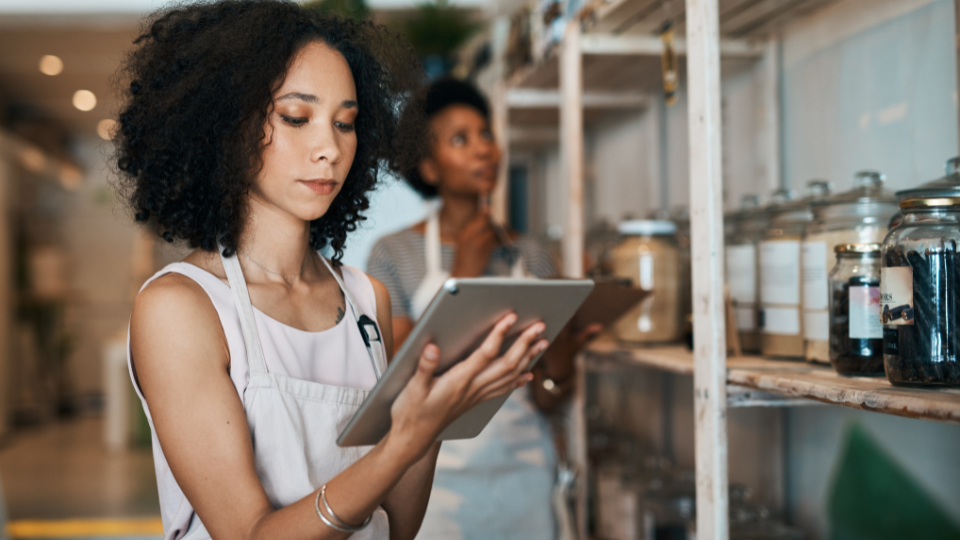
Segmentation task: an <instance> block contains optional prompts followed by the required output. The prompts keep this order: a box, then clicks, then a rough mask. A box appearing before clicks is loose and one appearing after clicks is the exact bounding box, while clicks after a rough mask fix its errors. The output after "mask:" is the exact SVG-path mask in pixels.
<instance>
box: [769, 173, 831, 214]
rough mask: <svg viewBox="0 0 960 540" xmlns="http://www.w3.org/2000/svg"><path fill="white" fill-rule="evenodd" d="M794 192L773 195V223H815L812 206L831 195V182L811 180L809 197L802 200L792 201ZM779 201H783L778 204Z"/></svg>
mask: <svg viewBox="0 0 960 540" xmlns="http://www.w3.org/2000/svg"><path fill="white" fill-rule="evenodd" d="M792 193H793V192H792V191H789V190H783V189H781V190H779V191H777V192H775V193H774V194H773V201H774V203H773V204H771V206H770V216H771V221H772V222H774V223H804V222H808V221H813V211H812V210H811V208H812V205H813V204H814V203H815V202H817V201H821V200H823V199H825V198H826V197H827V196H829V195H830V182H828V181H827V180H820V179H816V180H810V181H808V182H807V196H806V197H804V198H802V199H800V200H791V199H790V198H789V197H790V195H792ZM777 201H783V202H781V203H779V204H778V203H777Z"/></svg>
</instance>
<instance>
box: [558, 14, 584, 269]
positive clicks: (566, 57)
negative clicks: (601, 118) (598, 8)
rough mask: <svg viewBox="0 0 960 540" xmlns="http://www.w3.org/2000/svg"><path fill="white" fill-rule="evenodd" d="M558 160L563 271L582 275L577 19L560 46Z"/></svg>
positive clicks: (580, 70) (580, 93)
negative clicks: (564, 197)
mask: <svg viewBox="0 0 960 540" xmlns="http://www.w3.org/2000/svg"><path fill="white" fill-rule="evenodd" d="M560 49H561V50H560V96H561V105H562V106H561V108H560V162H561V171H562V175H563V178H564V179H565V180H566V184H567V190H568V191H567V192H568V194H569V200H568V201H567V205H568V206H567V224H566V226H565V227H564V228H563V274H564V275H565V276H567V277H569V278H582V277H583V241H584V232H583V231H584V223H583V219H584V213H583V64H582V63H581V57H582V55H581V52H580V20H579V19H578V18H577V17H573V18H572V20H570V21H569V22H567V28H566V33H565V34H564V36H563V42H562V44H561V46H560Z"/></svg>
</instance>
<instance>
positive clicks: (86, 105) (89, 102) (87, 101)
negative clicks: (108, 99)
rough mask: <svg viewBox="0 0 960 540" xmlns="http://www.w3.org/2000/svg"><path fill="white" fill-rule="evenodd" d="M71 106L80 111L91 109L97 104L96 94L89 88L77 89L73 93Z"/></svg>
mask: <svg viewBox="0 0 960 540" xmlns="http://www.w3.org/2000/svg"><path fill="white" fill-rule="evenodd" d="M73 106H74V107H76V108H78V109H80V110H81V111H92V110H93V108H94V107H96V106H97V96H95V95H93V92H91V91H89V90H77V91H76V93H75V94H73Z"/></svg>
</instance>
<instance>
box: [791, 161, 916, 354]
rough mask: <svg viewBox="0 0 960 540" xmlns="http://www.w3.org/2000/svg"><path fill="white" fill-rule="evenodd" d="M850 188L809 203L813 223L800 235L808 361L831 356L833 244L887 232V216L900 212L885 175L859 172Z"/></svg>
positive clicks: (877, 238)
mask: <svg viewBox="0 0 960 540" xmlns="http://www.w3.org/2000/svg"><path fill="white" fill-rule="evenodd" d="M853 185H854V187H853V189H851V190H850V191H845V192H842V193H838V194H836V195H834V196H832V197H828V198H826V199H824V200H822V201H818V202H817V203H815V204H814V205H813V215H814V221H813V223H811V224H810V225H808V226H807V229H806V231H805V233H804V238H803V298H802V299H801V303H802V305H803V337H804V356H805V358H806V359H807V361H809V362H818V363H823V364H826V363H828V362H831V360H830V343H829V341H830V322H829V307H828V303H829V293H828V292H827V288H828V286H827V274H828V273H829V272H830V269H831V268H833V267H834V265H835V264H836V262H837V259H836V257H834V248H835V247H837V246H838V245H842V244H872V243H877V244H879V243H880V242H883V239H884V237H886V236H887V231H888V226H887V224H888V223H889V221H890V217H891V216H893V215H894V214H896V213H897V210H899V208H898V206H897V199H896V197H895V196H894V194H893V193H892V192H889V191H886V190H885V189H883V175H882V174H880V173H878V172H875V171H860V172H858V173H856V175H854V178H853Z"/></svg>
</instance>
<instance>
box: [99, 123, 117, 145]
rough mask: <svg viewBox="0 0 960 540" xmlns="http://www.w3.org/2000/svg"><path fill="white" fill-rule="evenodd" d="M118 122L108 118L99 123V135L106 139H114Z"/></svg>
mask: <svg viewBox="0 0 960 540" xmlns="http://www.w3.org/2000/svg"><path fill="white" fill-rule="evenodd" d="M116 130H117V122H116V121H115V120H112V119H110V118H106V119H104V120H101V121H100V122H98V123H97V135H99V136H100V138H101V139H103V140H105V141H110V140H113V136H114V135H116Z"/></svg>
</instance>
